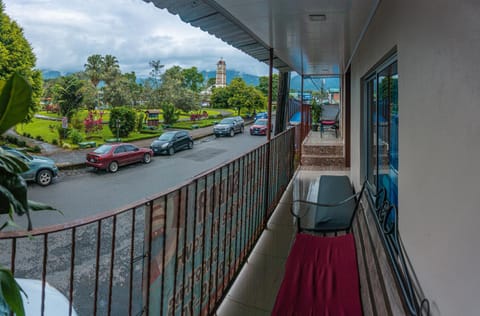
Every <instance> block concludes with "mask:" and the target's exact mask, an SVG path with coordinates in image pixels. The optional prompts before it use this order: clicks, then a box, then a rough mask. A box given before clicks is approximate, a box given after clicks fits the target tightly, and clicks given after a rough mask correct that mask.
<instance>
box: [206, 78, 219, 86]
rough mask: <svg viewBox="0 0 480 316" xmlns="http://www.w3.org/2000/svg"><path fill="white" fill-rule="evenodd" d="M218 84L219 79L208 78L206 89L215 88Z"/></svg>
mask: <svg viewBox="0 0 480 316" xmlns="http://www.w3.org/2000/svg"><path fill="white" fill-rule="evenodd" d="M216 83H217V78H215V77H212V78H208V80H207V86H206V88H210V87H215V84H216Z"/></svg>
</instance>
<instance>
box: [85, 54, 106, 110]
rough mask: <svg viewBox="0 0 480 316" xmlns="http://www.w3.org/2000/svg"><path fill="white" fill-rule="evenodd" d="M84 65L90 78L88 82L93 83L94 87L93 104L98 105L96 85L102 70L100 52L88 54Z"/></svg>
mask: <svg viewBox="0 0 480 316" xmlns="http://www.w3.org/2000/svg"><path fill="white" fill-rule="evenodd" d="M84 67H85V74H86V75H87V76H88V78H89V79H90V82H91V83H92V84H93V86H94V88H95V96H96V98H95V100H96V101H95V106H98V91H97V86H98V83H99V82H100V80H101V78H102V71H103V57H102V55H100V54H94V55H91V56H88V58H87V63H86V64H85V65H84Z"/></svg>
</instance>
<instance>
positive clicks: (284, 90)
mask: <svg viewBox="0 0 480 316" xmlns="http://www.w3.org/2000/svg"><path fill="white" fill-rule="evenodd" d="M289 91H290V73H289V72H280V74H279V76H278V96H277V111H276V113H277V114H276V116H275V126H274V127H275V134H279V133H281V132H283V131H284V130H286V129H287V126H288V122H289V120H290V117H291V116H292V115H293V114H295V113H291V111H290V109H289V103H288V97H289Z"/></svg>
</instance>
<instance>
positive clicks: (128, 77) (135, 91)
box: [123, 71, 143, 107]
mask: <svg viewBox="0 0 480 316" xmlns="http://www.w3.org/2000/svg"><path fill="white" fill-rule="evenodd" d="M123 77H124V79H125V81H126V89H127V92H126V94H127V95H128V97H127V98H128V102H127V103H125V104H131V105H132V106H133V107H136V106H137V105H138V104H139V101H140V99H141V97H142V93H143V86H142V85H140V84H138V83H137V76H136V75H135V72H134V71H132V72H130V73H125V74H123Z"/></svg>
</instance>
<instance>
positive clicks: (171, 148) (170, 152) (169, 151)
mask: <svg viewBox="0 0 480 316" xmlns="http://www.w3.org/2000/svg"><path fill="white" fill-rule="evenodd" d="M174 153H175V149H174V148H173V147H170V149H169V150H168V154H169V155H170V156H171V155H173V154H174Z"/></svg>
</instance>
